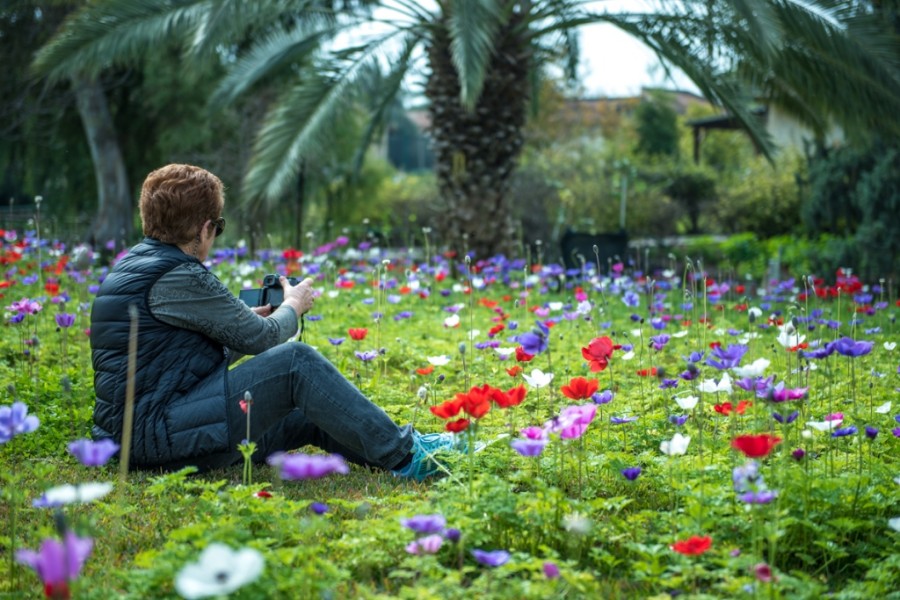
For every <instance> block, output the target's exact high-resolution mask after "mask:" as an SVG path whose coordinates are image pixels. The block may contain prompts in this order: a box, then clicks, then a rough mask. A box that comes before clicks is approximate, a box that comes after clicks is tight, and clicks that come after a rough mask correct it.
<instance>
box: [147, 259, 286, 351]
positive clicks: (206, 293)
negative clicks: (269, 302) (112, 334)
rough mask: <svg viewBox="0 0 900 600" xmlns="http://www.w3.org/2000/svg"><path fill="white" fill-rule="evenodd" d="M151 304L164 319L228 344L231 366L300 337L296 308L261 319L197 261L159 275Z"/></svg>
mask: <svg viewBox="0 0 900 600" xmlns="http://www.w3.org/2000/svg"><path fill="white" fill-rule="evenodd" d="M148 301H149V307H150V312H151V313H152V314H153V316H154V317H156V318H157V319H159V320H160V321H162V322H164V323H168V324H169V325H173V326H175V327H183V328H184V329H190V330H191V331H198V332H200V333H202V334H204V335H206V336H208V337H210V338H212V339H213V340H215V341H217V342H219V343H220V344H222V345H223V346H225V347H226V348H227V349H228V351H229V352H228V356H229V361H230V362H234V361H235V360H237V359H238V358H240V356H241V355H244V354H259V353H261V352H264V351H266V350H268V349H269V348H272V347H274V346H276V345H278V344H280V343H282V342H285V341H287V340H288V339H290V338H291V337H293V336H294V335H295V334H296V333H297V314H296V313H295V312H294V309H293V308H291V307H290V306H288V305H286V304H282V305H281V306H280V307H278V309H277V310H275V311H273V312H272V314H271V315H269V316H268V317H261V316H259V315H257V314H256V313H254V312H253V311H252V310H250V308H249V307H248V306H247V305H246V304H244V303H243V302H242V301H241V300H240V299H238V298H237V297H236V296H235V295H234V294H232V293H231V292H230V291H229V290H228V288H227V287H225V285H224V284H223V283H222V282H221V281H219V279H218V278H217V277H216V276H215V275H213V274H212V273H210V272H209V271H207V270H206V268H205V267H203V265H200V264H198V263H185V264H184V265H181V266H179V267H176V268H175V269H172V270H171V271H169V272H168V273H166V274H165V275H163V276H162V277H160V278H159V280H158V281H157V282H156V283H155V284H154V285H153V288H152V289H151V290H150V294H149V296H148Z"/></svg>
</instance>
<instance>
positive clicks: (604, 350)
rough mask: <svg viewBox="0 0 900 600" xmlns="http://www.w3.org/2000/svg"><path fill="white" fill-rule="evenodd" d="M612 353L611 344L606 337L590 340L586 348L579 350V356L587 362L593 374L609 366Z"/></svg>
mask: <svg viewBox="0 0 900 600" xmlns="http://www.w3.org/2000/svg"><path fill="white" fill-rule="evenodd" d="M612 353H613V342H612V340H611V339H609V338H608V337H606V336H603V337H596V338H594V339H592V340H591V342H590V343H589V344H588V345H587V348H582V349H581V356H583V357H584V359H585V360H586V361H588V364H590V366H591V371H593V372H597V371H602V370H604V369H605V368H606V367H607V365H609V357H610V356H612Z"/></svg>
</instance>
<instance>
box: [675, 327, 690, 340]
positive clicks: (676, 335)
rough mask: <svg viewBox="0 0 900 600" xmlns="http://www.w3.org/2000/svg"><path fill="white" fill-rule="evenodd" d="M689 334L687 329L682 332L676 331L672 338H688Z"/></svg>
mask: <svg viewBox="0 0 900 600" xmlns="http://www.w3.org/2000/svg"><path fill="white" fill-rule="evenodd" d="M687 334H688V330H687V329H682V330H681V331H676V332H675V333H673V334H672V337H674V338H683V337H684V336H686V335H687Z"/></svg>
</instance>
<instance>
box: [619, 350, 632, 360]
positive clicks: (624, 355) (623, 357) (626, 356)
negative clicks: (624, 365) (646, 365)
mask: <svg viewBox="0 0 900 600" xmlns="http://www.w3.org/2000/svg"><path fill="white" fill-rule="evenodd" d="M633 358H634V350H629V351H628V352H626V353H625V354H623V355H622V356H620V357H619V360H631V359H633Z"/></svg>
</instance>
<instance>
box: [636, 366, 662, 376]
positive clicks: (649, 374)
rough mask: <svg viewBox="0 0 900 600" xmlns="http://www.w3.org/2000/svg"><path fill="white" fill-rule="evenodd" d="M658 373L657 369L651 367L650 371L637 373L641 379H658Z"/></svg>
mask: <svg viewBox="0 0 900 600" xmlns="http://www.w3.org/2000/svg"><path fill="white" fill-rule="evenodd" d="M657 373H658V371H657V370H656V367H650V368H649V369H641V370H639V371H637V374H638V375H640V376H641V377H656V374H657Z"/></svg>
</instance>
